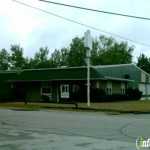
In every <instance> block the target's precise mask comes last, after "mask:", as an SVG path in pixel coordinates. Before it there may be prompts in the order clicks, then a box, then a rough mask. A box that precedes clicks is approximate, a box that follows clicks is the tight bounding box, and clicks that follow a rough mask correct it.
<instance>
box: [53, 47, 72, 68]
mask: <svg viewBox="0 0 150 150" xmlns="http://www.w3.org/2000/svg"><path fill="white" fill-rule="evenodd" d="M68 53H69V50H68V48H62V49H61V50H57V49H55V51H54V52H53V53H52V55H51V59H50V60H51V62H52V66H53V67H60V66H66V65H68V62H67V61H68V60H67V59H68Z"/></svg>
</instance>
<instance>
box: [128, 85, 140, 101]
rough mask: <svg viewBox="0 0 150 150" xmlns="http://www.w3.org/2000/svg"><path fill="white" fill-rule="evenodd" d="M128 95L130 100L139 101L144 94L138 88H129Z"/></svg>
mask: <svg viewBox="0 0 150 150" xmlns="http://www.w3.org/2000/svg"><path fill="white" fill-rule="evenodd" d="M126 95H127V98H128V99H129V100H139V99H140V98H141V97H142V92H141V91H139V89H137V88H136V89H132V88H129V89H127V90H126Z"/></svg>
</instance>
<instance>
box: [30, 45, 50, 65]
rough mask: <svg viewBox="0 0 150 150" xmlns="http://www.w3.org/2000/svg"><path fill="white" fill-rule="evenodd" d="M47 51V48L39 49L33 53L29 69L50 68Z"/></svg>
mask: <svg viewBox="0 0 150 150" xmlns="http://www.w3.org/2000/svg"><path fill="white" fill-rule="evenodd" d="M48 55H49V49H48V48H47V47H41V48H40V49H39V51H38V52H37V53H35V56H34V58H31V59H30V61H29V62H30V63H29V66H30V68H49V67H51V62H50V60H49V58H48Z"/></svg>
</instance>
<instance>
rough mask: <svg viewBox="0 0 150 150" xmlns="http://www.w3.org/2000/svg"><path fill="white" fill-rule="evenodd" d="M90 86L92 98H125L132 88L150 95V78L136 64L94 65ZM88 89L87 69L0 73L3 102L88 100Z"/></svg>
mask: <svg viewBox="0 0 150 150" xmlns="http://www.w3.org/2000/svg"><path fill="white" fill-rule="evenodd" d="M90 83H91V86H90V87H91V99H94V98H96V97H94V96H96V95H101V94H102V93H105V95H109V96H110V97H111V96H113V95H125V94H126V89H128V88H133V89H134V88H138V89H139V90H140V91H141V92H142V96H143V98H144V97H145V96H146V98H148V96H150V75H149V74H148V73H146V72H145V71H143V70H142V69H140V68H139V67H137V66H136V65H134V64H121V65H103V66H91V67H90ZM86 86H87V67H86V66H82V67H62V68H47V69H25V70H19V71H1V72H0V100H9V101H10V100H25V99H26V100H28V101H32V102H33V101H36V102H37V101H43V99H45V98H46V99H47V101H55V102H60V101H68V102H69V101H71V100H75V101H76V100H77V101H86ZM95 91H96V94H95ZM97 98H98V97H97Z"/></svg>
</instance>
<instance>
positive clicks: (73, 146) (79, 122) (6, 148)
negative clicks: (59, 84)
mask: <svg viewBox="0 0 150 150" xmlns="http://www.w3.org/2000/svg"><path fill="white" fill-rule="evenodd" d="M139 136H143V137H149V138H150V115H149V114H147V115H146V114H145V115H144V114H143V115H134V114H126V115H115V114H106V113H100V112H71V111H54V110H53V111H45V110H41V111H17V110H7V109H0V150H80V149H81V150H134V149H136V139H137V138H138V137H139Z"/></svg>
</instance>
